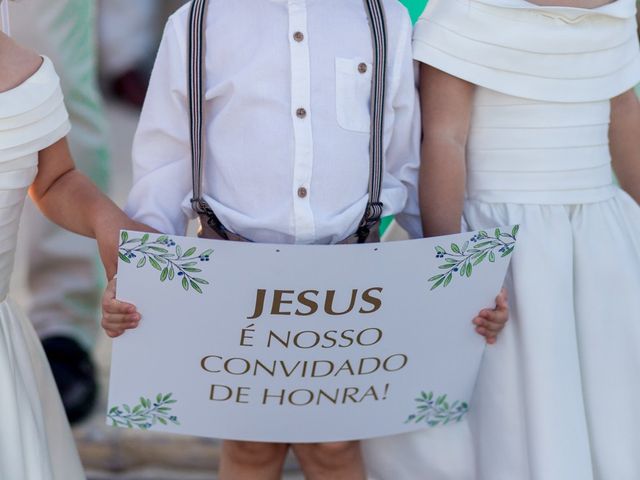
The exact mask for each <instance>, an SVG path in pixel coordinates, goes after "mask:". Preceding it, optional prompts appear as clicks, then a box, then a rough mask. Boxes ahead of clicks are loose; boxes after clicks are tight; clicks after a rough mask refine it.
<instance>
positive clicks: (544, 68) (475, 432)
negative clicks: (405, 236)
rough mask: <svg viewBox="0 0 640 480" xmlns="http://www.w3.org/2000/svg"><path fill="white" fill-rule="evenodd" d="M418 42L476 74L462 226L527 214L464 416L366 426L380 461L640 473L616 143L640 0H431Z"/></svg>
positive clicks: (625, 200)
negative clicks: (422, 425)
mask: <svg viewBox="0 0 640 480" xmlns="http://www.w3.org/2000/svg"><path fill="white" fill-rule="evenodd" d="M414 56H415V58H416V59H417V60H420V61H422V62H424V63H427V64H431V65H433V66H434V67H436V68H438V69H440V70H443V71H445V72H447V73H450V74H452V75H454V76H457V77H459V78H463V79H465V80H467V81H469V82H471V83H474V84H476V85H478V87H477V91H476V94H475V101H474V106H473V113H472V120H471V128H470V136H469V140H468V148H467V199H466V203H465V208H464V221H465V223H466V226H468V228H469V229H471V230H476V229H481V228H488V227H491V226H496V225H509V224H516V223H517V224H521V229H520V233H519V235H518V237H519V238H518V246H517V248H516V251H515V252H514V256H513V260H512V264H511V270H510V273H509V276H508V280H507V287H508V288H509V290H510V293H511V309H512V310H511V319H510V322H509V323H508V324H507V326H506V328H505V330H504V332H503V333H502V335H501V336H500V337H499V339H498V343H497V345H496V346H494V347H492V348H488V349H487V351H486V354H485V357H484V360H483V364H482V367H481V372H480V377H479V379H478V383H477V387H476V392H475V395H474V400H473V404H472V406H471V411H470V413H469V416H468V417H467V421H466V422H463V423H461V424H459V425H456V426H455V427H453V428H451V429H448V428H447V427H444V428H442V429H434V430H430V431H426V432H422V433H418V434H415V435H408V436H399V437H395V438H386V439H380V440H374V441H371V442H367V443H366V444H365V455H366V460H367V463H368V467H369V470H370V472H371V477H372V478H375V479H389V480H391V479H393V480H404V479H409V480H411V479H425V480H444V479H451V480H463V479H479V480H638V479H640V408H639V407H638V401H639V399H640V376H639V375H640V374H639V372H640V207H639V206H638V204H637V203H636V202H635V201H634V200H633V199H631V198H630V197H629V196H628V195H627V194H626V193H624V192H623V191H622V190H620V189H619V188H618V187H617V186H616V185H615V184H614V182H613V180H612V170H611V158H610V153H609V146H608V128H609V121H610V99H611V98H612V97H614V96H616V95H618V94H620V93H622V92H624V91H626V90H628V89H630V88H632V87H633V86H634V85H635V84H636V83H638V82H639V81H640V55H639V52H638V38H637V33H636V24H635V0H618V1H616V2H614V3H612V4H609V5H607V6H605V7H601V8H597V9H593V10H585V9H576V8H563V7H538V6H535V5H532V4H531V3H528V2H526V1H524V0H431V1H430V2H429V5H428V7H427V9H426V11H425V13H424V14H423V16H422V18H421V19H420V21H419V22H418V24H417V27H416V31H415V34H414ZM639 134H640V132H639Z"/></svg>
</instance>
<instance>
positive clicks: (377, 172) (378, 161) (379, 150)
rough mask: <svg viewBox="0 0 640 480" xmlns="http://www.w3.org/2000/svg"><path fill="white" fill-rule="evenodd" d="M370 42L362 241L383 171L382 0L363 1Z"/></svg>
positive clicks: (374, 213) (373, 216) (374, 215)
mask: <svg viewBox="0 0 640 480" xmlns="http://www.w3.org/2000/svg"><path fill="white" fill-rule="evenodd" d="M364 3H365V9H366V11H367V16H368V17H369V26H370V27H371V39H372V43H373V76H372V80H371V82H372V83H371V139H370V140H369V156H370V160H369V162H370V167H369V202H368V203H367V209H366V210H365V212H364V216H363V217H362V221H361V222H360V227H359V228H358V232H357V234H358V238H359V241H360V242H364V241H365V240H366V238H367V236H368V235H369V232H370V230H371V228H372V227H373V226H375V225H376V224H377V223H378V221H379V220H380V216H381V215H382V207H383V205H382V203H381V202H380V193H381V191H382V176H383V173H384V114H383V113H384V99H385V91H386V76H387V72H386V70H387V68H386V67H387V29H386V21H385V18H384V8H383V7H382V0H364Z"/></svg>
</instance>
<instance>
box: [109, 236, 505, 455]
mask: <svg viewBox="0 0 640 480" xmlns="http://www.w3.org/2000/svg"><path fill="white" fill-rule="evenodd" d="M496 232H498V234H497V237H496V236H495V235H489V234H487V233H486V232H477V233H475V234H473V233H471V234H461V235H456V236H450V237H441V238H435V239H423V240H414V241H408V242H395V243H388V244H376V245H355V246H275V245H255V244H241V243H232V242H218V241H212V240H201V239H187V238H181V237H172V238H169V237H167V236H158V237H157V238H155V237H153V236H147V235H144V236H141V235H137V234H135V233H131V234H123V239H122V242H121V266H120V272H119V278H120V280H119V286H118V292H119V297H120V298H122V299H123V300H126V301H129V302H131V303H132V304H135V305H137V306H138V308H139V311H140V312H141V313H142V314H143V315H144V320H143V322H142V323H141V325H140V327H139V328H138V329H136V330H133V331H131V332H130V333H129V334H127V335H126V336H124V337H122V338H121V339H118V340H117V341H116V342H115V343H114V355H113V363H112V377H111V388H110V399H109V401H110V405H111V408H110V409H109V412H108V419H109V422H110V423H112V424H114V425H118V426H127V427H130V428H136V427H137V428H142V429H150V428H152V429H158V430H165V431H171V432H176V433H185V434H194V435H203V436H212V437H221V438H226V439H239V440H254V441H270V442H296V443H300V442H326V441H336V440H349V439H362V438H368V437H374V436H381V435H390V434H395V433H401V432H408V431H412V430H416V429H420V428H425V427H429V426H437V425H442V424H447V423H451V422H456V421H459V420H460V419H461V418H463V416H464V415H465V414H466V412H467V410H468V408H469V399H470V397H471V392H472V389H473V385H474V382H475V377H476V375H477V370H478V366H479V362H480V357H481V354H482V350H483V342H482V339H481V337H479V336H478V335H477V334H476V333H475V332H474V329H473V328H472V325H470V320H471V319H472V318H474V316H475V315H476V314H477V312H478V311H479V310H481V309H482V308H483V307H488V306H492V305H493V298H494V297H495V292H496V291H498V290H499V288H500V285H501V284H502V281H503V279H504V275H505V272H506V268H507V265H508V261H509V256H510V254H511V252H512V251H513V247H514V245H515V237H516V234H517V229H509V230H506V232H511V233H509V234H506V233H504V234H503V233H502V231H501V230H499V229H498V230H496ZM494 237H495V238H494ZM205 253H206V255H205ZM125 259H126V260H125ZM196 287H197V288H196ZM497 315H498V314H497ZM490 320H491V319H490ZM477 321H479V320H477ZM483 322H484V323H483V325H484V326H485V327H491V325H490V322H489V323H487V321H486V320H484V321H483ZM140 352H144V355H140ZM136 399H138V400H136ZM373 418H375V419H376V420H375V422H374V421H371V419H373Z"/></svg>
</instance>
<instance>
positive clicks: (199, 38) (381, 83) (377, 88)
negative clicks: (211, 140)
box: [188, 0, 387, 242]
mask: <svg viewBox="0 0 640 480" xmlns="http://www.w3.org/2000/svg"><path fill="white" fill-rule="evenodd" d="M363 1H364V4H365V10H366V13H367V17H368V19H369V25H370V28H371V38H372V43H373V75H372V84H371V139H370V144H369V155H370V167H369V200H368V203H367V208H366V210H365V213H364V216H363V217H362V220H361V222H360V225H359V227H358V231H357V236H358V238H359V241H360V242H364V241H365V240H366V239H367V236H368V235H369V232H370V230H371V228H372V227H374V226H375V225H376V224H377V222H378V221H379V220H380V216H381V215H382V208H383V205H382V203H381V202H380V193H381V190H382V177H383V172H384V162H383V160H384V141H383V139H384V115H383V110H384V102H385V90H386V65H387V32H386V22H385V17H384V8H383V6H382V1H383V0H363ZM208 3H209V2H208V0H193V1H192V4H191V14H190V17H189V22H190V28H189V57H188V61H189V65H188V81H189V82H188V88H189V112H190V126H191V161H192V177H193V198H192V199H191V206H192V208H193V209H194V210H195V212H196V213H197V214H198V215H207V216H208V218H209V224H210V225H211V226H212V227H214V228H216V229H218V230H219V231H221V232H222V233H224V232H225V228H224V226H223V225H222V223H221V222H220V221H219V219H218V218H217V217H216V215H215V213H214V212H213V210H212V209H211V208H210V207H209V205H207V202H206V201H205V200H204V198H203V197H202V170H203V165H204V159H205V138H204V130H205V128H204V123H203V110H204V81H205V78H204V72H205V65H204V58H205V54H204V50H205V44H206V42H205V38H204V34H205V24H206V12H207V6H208Z"/></svg>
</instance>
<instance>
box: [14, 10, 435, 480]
mask: <svg viewBox="0 0 640 480" xmlns="http://www.w3.org/2000/svg"><path fill="white" fill-rule="evenodd" d="M230 1H231V0H230ZM234 1H238V0H234ZM426 2H427V0H403V3H404V4H405V5H406V6H407V8H408V9H409V11H410V13H411V16H412V18H413V19H414V21H415V19H416V18H417V17H418V16H419V14H420V13H421V12H422V10H423V8H424V6H425V4H426ZM183 3H185V1H184V0H21V1H20V2H12V3H11V24H12V35H13V36H14V37H15V38H16V39H18V41H20V42H21V43H24V44H26V45H28V46H31V47H32V48H34V49H35V50H37V51H39V52H40V53H42V54H44V55H47V56H48V57H49V58H51V60H52V61H53V63H54V64H55V65H56V67H57V70H58V73H59V74H60V77H61V82H62V88H63V91H64V94H65V101H66V105H67V108H68V110H69V114H70V117H71V122H72V125H73V129H72V132H71V134H70V136H69V141H70V145H71V149H72V153H73V155H74V158H75V160H76V163H77V165H78V167H79V168H80V169H81V170H82V171H84V172H85V173H87V174H88V175H89V176H90V177H91V178H92V179H93V180H94V181H95V182H96V183H97V184H98V185H99V186H100V187H101V188H102V189H104V190H105V191H106V192H108V193H109V195H110V196H111V197H112V198H113V199H114V200H115V201H116V202H117V203H118V204H119V205H120V206H122V205H124V202H125V200H126V197H127V194H128V192H129V189H130V187H131V144H132V140H133V135H134V133H135V130H136V126H137V122H138V117H139V113H140V108H141V106H142V103H143V100H144V95H145V91H146V87H147V83H148V78H149V74H150V71H151V68H152V66H153V61H154V59H155V52H156V50H157V47H158V44H159V41H160V38H161V35H162V31H163V27H164V24H165V22H166V20H167V18H168V16H169V15H170V14H171V13H172V12H173V11H175V10H176V9H177V8H179V7H180V6H181V5H182V4H183ZM387 223H388V222H387ZM19 245H20V248H19V252H18V258H17V260H16V265H17V267H18V268H17V271H16V275H14V285H13V292H14V294H15V296H16V299H17V300H18V301H19V303H21V304H22V306H23V307H24V308H25V309H26V311H27V312H28V313H29V317H30V319H31V321H32V322H33V324H34V326H35V328H36V331H37V332H38V334H39V336H40V338H41V340H42V344H43V346H44V348H45V352H46V354H47V357H48V359H49V362H50V364H51V367H52V370H53V373H54V376H55V378H56V383H57V384H58V388H59V390H60V394H61V396H62V399H63V403H64V404H65V408H66V410H67V415H68V417H69V420H70V421H71V422H72V425H73V427H74V433H75V436H76V440H77V442H78V448H79V450H80V454H81V457H82V460H83V463H84V465H85V468H86V469H87V474H88V477H89V479H90V480H139V479H140V480H141V479H155V480H199V479H205V478H206V479H211V478H214V477H215V473H214V472H215V471H216V470H217V461H218V448H219V442H218V441H215V440H209V439H202V438H194V437H185V436H172V435H163V434H158V433H149V432H139V431H134V430H124V429H116V428H113V427H109V426H107V425H106V424H105V411H106V395H107V390H108V375H109V363H110V353H111V344H110V340H109V339H108V338H107V337H106V336H105V335H104V333H103V332H102V330H101V329H100V328H99V310H98V305H99V300H100V296H101V295H102V291H103V288H104V280H103V277H104V274H103V271H102V267H101V265H100V263H99V259H98V256H97V251H96V248H95V244H94V242H93V241H89V240H87V239H83V238H80V237H78V236H75V235H73V234H70V233H68V232H63V231H61V230H60V229H58V228H57V227H55V226H54V225H52V224H50V223H49V222H47V221H46V220H45V219H44V218H43V217H42V216H41V215H40V213H39V212H37V211H36V210H35V209H34V208H33V206H31V205H27V206H26V207H25V212H24V215H23V219H22V223H21V239H20V241H19ZM286 471H287V473H286V475H285V478H286V479H290V480H293V479H301V478H302V476H301V475H300V473H299V472H298V469H297V466H296V464H295V461H293V459H291V460H290V461H289V462H288V464H287V467H286Z"/></svg>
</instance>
